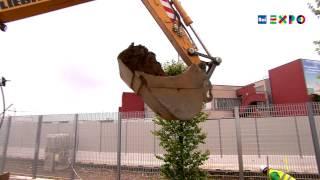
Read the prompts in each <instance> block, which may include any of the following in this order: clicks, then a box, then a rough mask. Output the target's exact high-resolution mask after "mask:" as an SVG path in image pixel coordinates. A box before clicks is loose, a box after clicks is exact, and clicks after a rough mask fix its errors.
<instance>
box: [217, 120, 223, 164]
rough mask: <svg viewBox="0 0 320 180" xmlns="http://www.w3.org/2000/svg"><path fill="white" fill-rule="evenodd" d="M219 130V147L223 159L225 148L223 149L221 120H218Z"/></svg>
mask: <svg viewBox="0 0 320 180" xmlns="http://www.w3.org/2000/svg"><path fill="white" fill-rule="evenodd" d="M218 129H219V145H220V157H221V158H222V157H223V148H222V136H221V119H218Z"/></svg>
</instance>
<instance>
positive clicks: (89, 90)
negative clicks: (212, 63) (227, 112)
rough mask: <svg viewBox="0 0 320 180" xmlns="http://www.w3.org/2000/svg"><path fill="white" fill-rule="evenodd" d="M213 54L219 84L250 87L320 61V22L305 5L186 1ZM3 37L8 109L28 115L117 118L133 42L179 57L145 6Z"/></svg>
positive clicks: (26, 27)
mask: <svg viewBox="0 0 320 180" xmlns="http://www.w3.org/2000/svg"><path fill="white" fill-rule="evenodd" d="M182 4H183V6H184V7H185V9H186V10H187V12H188V13H189V15H190V16H191V17H192V19H193V20H194V24H193V26H194V28H195V29H196V30H197V31H198V33H199V35H200V37H201V38H202V39H203V41H204V43H205V44H206V45H207V48H208V49H209V50H210V51H211V54H213V55H214V56H220V57H221V58H222V59H223V62H222V64H221V66H219V67H218V68H217V69H216V71H215V72H214V75H213V77H212V78H211V80H212V82H213V83H214V84H223V85H246V84H249V83H252V82H255V81H258V80H261V79H263V78H267V77H268V70H269V69H271V68H274V67H277V66H279V65H282V64H284V63H288V62H290V61H292V60H295V59H298V58H305V59H314V60H320V57H319V56H318V55H317V54H316V53H315V52H314V49H315V47H314V46H313V44H312V42H313V41H314V40H319V39H320V34H319V32H320V19H317V18H316V17H315V16H314V15H313V14H312V13H311V12H310V10H309V9H308V6H307V1H305V0H281V1H279V0H246V1H236V0H232V1H231V0H229V1H222V0H182ZM260 14H263V15H289V14H292V15H304V16H305V17H306V22H305V23H304V24H303V25H298V24H295V25H288V24H287V25H280V24H276V25H271V24H267V25H258V23H257V16H258V15H260ZM7 25H8V31H7V32H6V33H0V39H1V40H0V42H1V43H0V50H1V57H0V76H4V77H6V78H7V79H10V80H11V82H10V83H8V85H7V87H5V93H6V103H7V105H9V104H13V108H11V109H16V110H17V111H18V112H20V113H23V114H52V113H78V112H79V113H81V112H83V113H84V112H111V111H117V109H118V107H119V105H120V102H121V94H122V92H124V91H131V90H130V89H129V88H128V87H126V85H125V83H124V82H123V81H122V80H121V79H120V76H119V71H118V64H117V55H118V54H119V53H120V52H121V51H122V50H123V49H125V48H126V47H127V46H128V45H129V44H130V43H131V42H135V43H136V44H143V45H145V46H146V47H148V48H149V50H151V51H153V52H155V53H156V55H157V59H158V60H159V61H160V62H166V61H168V60H172V59H177V53H176V51H175V50H174V48H173V47H172V46H171V44H170V42H169V41H168V40H167V38H166V37H165V36H164V34H163V32H162V31H161V30H160V28H159V27H158V25H157V24H156V23H155V21H154V20H153V18H152V17H151V15H149V12H148V11H147V9H146V8H145V7H144V5H143V4H142V2H141V1H139V0H116V1H108V0H96V1H94V2H89V3H86V4H82V5H78V6H74V7H70V8H67V9H63V10H59V11H55V12H51V13H47V14H43V15H39V16H35V17H32V18H28V19H23V20H19V21H16V22H11V23H8V24H7Z"/></svg>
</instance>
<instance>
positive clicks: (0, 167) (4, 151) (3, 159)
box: [0, 116, 12, 174]
mask: <svg viewBox="0 0 320 180" xmlns="http://www.w3.org/2000/svg"><path fill="white" fill-rule="evenodd" d="M11 120H12V117H11V116H10V117H9V119H8V122H7V129H6V132H5V138H4V143H3V149H2V156H1V162H0V173H1V174H2V173H3V171H4V168H5V166H6V159H7V150H8V144H9V137H10V129H11Z"/></svg>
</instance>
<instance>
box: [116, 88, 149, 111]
mask: <svg viewBox="0 0 320 180" xmlns="http://www.w3.org/2000/svg"><path fill="white" fill-rule="evenodd" d="M119 110H121V112H137V111H139V112H140V111H144V102H143V100H142V98H141V97H140V96H138V95H136V94H135V93H128V92H124V93H122V106H121V107H120V108H119Z"/></svg>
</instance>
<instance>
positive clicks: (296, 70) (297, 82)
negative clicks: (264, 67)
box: [269, 59, 309, 104]
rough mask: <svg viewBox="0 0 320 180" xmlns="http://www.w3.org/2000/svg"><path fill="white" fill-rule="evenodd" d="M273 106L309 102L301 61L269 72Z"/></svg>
mask: <svg viewBox="0 0 320 180" xmlns="http://www.w3.org/2000/svg"><path fill="white" fill-rule="evenodd" d="M269 78H270V86H271V92H272V100H273V104H284V103H304V102H307V101H309V97H308V95H307V87H306V83H305V79H304V72H303V65H302V61H301V60H300V59H298V60H295V61H292V62H290V63H288V64H285V65H282V66H279V67H277V68H274V69H271V70H269Z"/></svg>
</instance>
